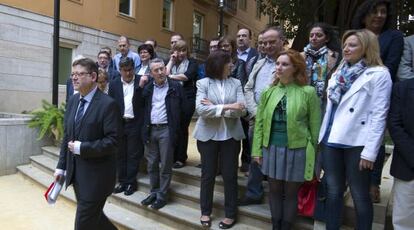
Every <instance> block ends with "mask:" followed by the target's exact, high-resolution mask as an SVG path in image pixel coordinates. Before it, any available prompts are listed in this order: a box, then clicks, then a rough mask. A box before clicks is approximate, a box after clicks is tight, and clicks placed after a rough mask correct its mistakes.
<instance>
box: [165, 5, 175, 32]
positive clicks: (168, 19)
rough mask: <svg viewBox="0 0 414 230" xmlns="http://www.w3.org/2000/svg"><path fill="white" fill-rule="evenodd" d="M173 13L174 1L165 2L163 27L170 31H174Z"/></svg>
mask: <svg viewBox="0 0 414 230" xmlns="http://www.w3.org/2000/svg"><path fill="white" fill-rule="evenodd" d="M172 11H173V1H172V0H164V5H163V8H162V27H163V28H165V29H168V30H172Z"/></svg>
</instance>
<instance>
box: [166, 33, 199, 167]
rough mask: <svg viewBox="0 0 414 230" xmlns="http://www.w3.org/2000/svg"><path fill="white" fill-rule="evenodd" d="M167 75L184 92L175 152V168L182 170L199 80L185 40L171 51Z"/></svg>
mask: <svg viewBox="0 0 414 230" xmlns="http://www.w3.org/2000/svg"><path fill="white" fill-rule="evenodd" d="M166 67H167V75H168V77H169V78H170V79H172V80H175V81H178V82H179V83H181V85H182V86H183V91H184V111H183V116H182V120H181V125H180V126H181V127H180V129H179V130H180V134H179V136H180V137H181V138H180V139H179V141H178V143H177V146H176V149H175V151H174V162H175V163H174V165H173V168H182V167H184V166H185V162H186V160H187V157H188V156H187V146H188V127H189V126H190V122H191V118H192V117H193V113H194V111H195V98H196V86H195V82H196V80H197V79H198V77H197V70H198V64H197V61H196V60H195V59H193V58H190V49H189V47H188V45H187V43H186V42H185V41H184V40H178V41H177V42H175V44H174V45H173V47H172V49H171V56H170V60H169V62H168V64H167V66H166Z"/></svg>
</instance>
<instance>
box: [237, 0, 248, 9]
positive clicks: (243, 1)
mask: <svg viewBox="0 0 414 230" xmlns="http://www.w3.org/2000/svg"><path fill="white" fill-rule="evenodd" d="M239 8H240V9H241V10H246V8H247V3H246V0H239Z"/></svg>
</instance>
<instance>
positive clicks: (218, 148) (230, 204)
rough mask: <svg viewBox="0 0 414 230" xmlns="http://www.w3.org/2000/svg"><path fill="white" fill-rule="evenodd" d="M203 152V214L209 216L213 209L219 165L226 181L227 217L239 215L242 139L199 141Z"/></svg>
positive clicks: (201, 194)
mask: <svg viewBox="0 0 414 230" xmlns="http://www.w3.org/2000/svg"><path fill="white" fill-rule="evenodd" d="M197 149H198V151H199V152H200V154H201V189H200V207H201V214H202V215H206V216H209V215H211V212H212V209H213V193H214V183H215V180H216V172H217V166H218V167H220V169H221V175H222V176H223V182H224V211H225V215H226V218H230V219H235V218H236V215H237V166H238V155H239V152H240V141H236V140H234V139H229V140H225V141H213V140H209V141H206V142H203V141H197ZM219 155H220V162H219V161H218V158H219Z"/></svg>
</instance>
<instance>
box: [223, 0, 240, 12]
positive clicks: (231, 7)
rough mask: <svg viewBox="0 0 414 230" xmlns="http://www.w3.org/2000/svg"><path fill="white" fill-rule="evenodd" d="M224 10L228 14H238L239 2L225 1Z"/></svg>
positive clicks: (235, 0)
mask: <svg viewBox="0 0 414 230" xmlns="http://www.w3.org/2000/svg"><path fill="white" fill-rule="evenodd" d="M219 1H220V0H219ZM223 10H224V12H226V13H231V14H236V13H237V0H224V7H223Z"/></svg>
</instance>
